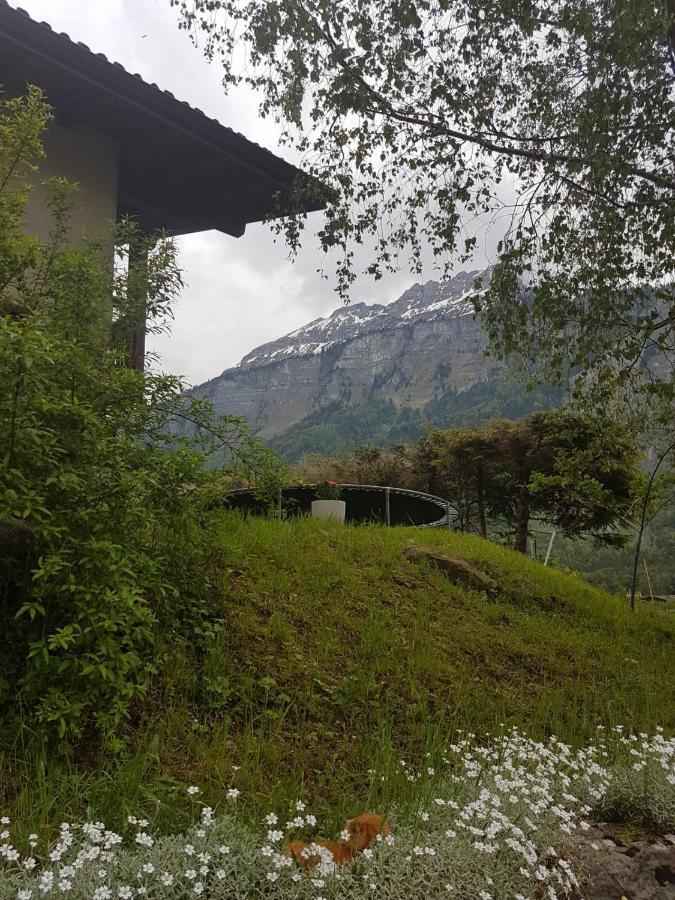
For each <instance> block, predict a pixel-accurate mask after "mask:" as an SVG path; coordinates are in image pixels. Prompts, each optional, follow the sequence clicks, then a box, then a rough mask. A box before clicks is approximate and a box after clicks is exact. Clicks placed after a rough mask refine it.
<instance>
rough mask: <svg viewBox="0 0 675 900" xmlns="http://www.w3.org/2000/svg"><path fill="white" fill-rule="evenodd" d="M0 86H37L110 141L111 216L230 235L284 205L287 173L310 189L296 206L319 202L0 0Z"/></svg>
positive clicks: (160, 95) (217, 129)
mask: <svg viewBox="0 0 675 900" xmlns="http://www.w3.org/2000/svg"><path fill="white" fill-rule="evenodd" d="M3 84H4V85H6V86H8V87H10V88H15V89H17V88H18V89H21V90H22V89H23V88H24V87H25V85H26V84H36V85H38V86H40V87H41V88H42V89H43V90H44V91H45V94H46V97H47V100H48V102H49V103H50V105H51V106H52V107H53V108H54V111H55V116H56V118H57V120H58V121H62V122H63V123H64V124H71V125H74V124H78V125H87V126H89V127H91V128H94V129H96V130H98V131H101V132H103V133H105V134H107V135H109V136H111V137H113V138H114V139H115V140H116V141H117V142H118V144H119V146H120V151H121V152H120V172H119V185H118V214H119V215H120V216H122V215H130V216H134V217H135V218H136V219H137V220H138V222H139V224H140V225H141V227H142V228H144V229H146V230H148V231H152V230H157V229H164V230H166V231H168V232H170V233H172V234H185V233H188V232H193V231H204V230H207V229H216V230H218V231H224V232H227V233H228V234H231V235H234V236H236V237H239V236H240V235H242V234H243V233H244V229H245V227H246V225H247V224H248V223H250V222H259V221H262V220H263V219H266V218H268V217H277V216H281V215H284V214H287V213H288V212H290V211H291V205H292V200H291V198H292V193H293V186H294V183H295V181H296V178H298V179H303V177H304V179H305V184H309V185H311V188H312V191H311V193H312V198H311V199H306V200H303V204H302V210H303V211H305V212H311V211H313V210H317V209H323V208H324V206H325V205H326V203H325V195H324V194H323V192H322V189H321V186H320V185H319V184H318V182H316V181H313V180H312V181H310V180H309V179H308V178H307V176H303V173H302V172H301V171H300V170H299V169H297V168H296V167H295V166H292V165H291V164H290V163H287V162H286V161H285V160H283V159H281V158H280V157H278V156H275V155H274V154H273V153H271V152H270V151H269V150H266V149H265V148H264V147H261V146H259V145H258V144H255V143H253V142H252V141H249V140H247V138H245V137H244V136H243V135H241V134H239V133H238V132H236V131H233V130H232V129H231V128H226V127H225V126H223V125H221V124H220V123H219V122H218V121H216V120H215V119H211V118H209V117H208V116H206V115H205V114H204V113H203V112H201V110H198V109H195V108H193V107H192V106H190V105H189V104H187V103H184V102H182V101H180V100H178V99H177V98H176V97H174V95H173V94H171V93H169V91H163V90H161V89H160V88H159V87H157V85H156V84H148V82H146V81H144V80H143V79H142V78H141V77H140V75H132V74H131V73H130V72H127V71H126V69H125V68H124V67H123V66H121V65H120V64H119V63H113V62H110V60H108V59H107V58H106V57H105V56H104V55H103V54H102V53H94V52H93V51H92V50H90V49H89V47H87V46H86V45H85V44H82V43H79V42H75V41H73V40H71V38H70V37H69V36H68V35H67V34H58V33H57V32H55V31H53V30H52V28H51V27H50V26H49V25H48V24H47V23H45V22H36V21H35V20H33V19H31V18H30V16H29V15H28V13H26V12H25V11H24V10H21V9H14V8H13V7H11V6H9V4H8V3H7V2H6V0H0V85H3ZM303 193H304V192H303ZM307 193H308V192H307ZM314 198H315V199H314Z"/></svg>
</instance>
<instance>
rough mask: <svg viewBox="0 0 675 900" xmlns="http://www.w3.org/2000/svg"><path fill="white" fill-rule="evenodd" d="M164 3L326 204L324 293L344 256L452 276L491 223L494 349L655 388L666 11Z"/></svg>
mask: <svg viewBox="0 0 675 900" xmlns="http://www.w3.org/2000/svg"><path fill="white" fill-rule="evenodd" d="M171 4H172V6H176V7H178V9H179V13H180V21H181V25H182V27H184V28H186V29H188V30H189V31H190V33H191V34H192V35H193V36H194V38H195V40H196V41H197V42H198V43H199V44H200V45H201V46H203V49H204V51H205V53H206V55H207V56H208V57H209V58H210V59H216V58H218V59H220V60H221V61H222V64H223V70H222V71H223V82H224V85H225V87H226V88H229V87H232V86H235V85H237V84H240V83H245V84H247V85H249V86H250V87H252V88H253V89H255V90H256V91H257V92H258V95H259V97H260V105H261V112H262V114H263V115H267V116H271V117H273V118H274V119H276V120H277V121H279V122H280V123H281V126H282V132H283V140H284V141H285V142H287V143H288V144H289V145H291V146H293V147H294V148H295V149H296V150H297V151H300V153H302V155H303V156H304V165H305V168H306V169H307V170H308V171H309V172H310V173H311V174H313V175H315V176H317V177H318V178H319V179H320V180H322V181H323V182H324V183H325V184H326V185H328V186H329V187H330V188H331V189H333V190H334V191H335V195H334V202H333V203H331V205H330V207H329V209H328V210H327V212H326V214H325V221H324V223H323V227H322V229H321V231H320V238H321V242H322V244H323V247H324V249H326V250H330V249H333V250H337V251H338V252H339V262H338V266H337V269H338V272H337V274H338V283H339V289H340V291H341V292H342V293H343V295H345V296H346V294H347V292H348V289H349V285H350V283H351V282H352V281H353V279H354V278H355V276H356V274H357V273H356V272H355V257H354V247H355V245H358V244H361V243H365V244H366V245H367V246H368V247H369V248H371V250H372V255H371V258H370V261H369V263H368V265H367V271H368V272H369V273H370V274H372V275H374V276H375V277H380V276H381V275H382V274H383V272H385V271H386V270H391V269H394V268H396V267H397V265H399V264H400V263H401V262H404V263H405V264H407V261H408V256H409V255H410V256H411V257H412V260H413V265H415V266H416V267H417V268H418V269H419V268H420V265H421V253H422V249H423V247H424V246H425V245H426V246H430V247H431V248H432V250H433V252H434V253H435V254H436V255H437V256H438V257H439V258H441V259H442V260H444V261H447V260H450V259H453V260H457V259H459V260H461V261H463V260H467V259H469V258H470V257H471V256H472V255H473V254H474V253H475V252H476V251H477V250H478V249H479V246H478V241H479V237H478V234H479V233H480V232H481V231H482V230H483V229H484V228H486V227H488V226H491V227H492V228H493V229H494V231H496V232H497V234H498V237H499V245H498V247H497V251H496V259H495V262H497V263H498V266H497V271H496V273H495V276H494V278H493V279H492V282H491V284H490V287H489V289H488V290H487V292H486V293H485V294H484V296H483V297H482V300H481V302H480V307H481V309H482V311H483V314H484V322H485V323H486V325H487V328H488V329H489V332H490V335H491V337H492V341H493V347H494V349H495V350H496V351H497V352H498V353H501V354H510V353H514V352H515V353H519V354H521V355H522V356H523V357H526V358H527V359H528V360H529V364H530V366H531V372H532V375H533V376H534V377H535V378H541V377H543V376H546V377H547V378H548V379H550V378H551V376H553V375H555V374H559V375H560V374H566V373H567V371H568V370H569V369H570V368H572V367H575V366H580V367H582V368H583V369H585V370H588V371H589V372H592V373H593V374H594V375H595V376H603V378H604V379H605V380H607V379H609V378H610V376H612V380H613V377H614V376H616V377H618V379H619V381H620V383H625V384H629V383H630V384H632V385H634V384H635V383H636V382H638V381H639V382H641V383H642V385H643V386H644V385H645V384H646V385H647V386H648V387H649V389H650V390H652V391H655V392H656V393H661V394H662V393H664V392H665V393H666V395H668V393H669V391H671V390H672V370H673V365H672V364H673V359H674V358H675V301H674V295H673V276H674V274H675V271H674V267H675V254H674V253H673V246H675V149H674V145H673V129H674V124H675V63H673V53H674V50H673V46H674V44H675V39H674V38H673V34H675V6H674V4H673V2H672V0H664V2H660V0H659V2H648V0H599V2H598V0H553V2H549V0H530V2H527V3H518V4H516V3H513V2H512V0H497V2H495V3H492V4H485V3H483V2H481V0H364V2H359V3H356V2H353V0H337V2H336V0H171ZM300 189H302V188H300ZM279 227H281V228H283V227H286V229H287V237H288V238H289V240H290V241H291V243H292V244H293V245H297V242H298V240H299V230H298V226H297V222H289V223H286V225H285V226H284V225H281V226H279ZM481 240H482V238H481ZM446 269H447V266H446ZM523 286H525V287H527V288H529V290H528V291H526V292H523V290H522V287H523Z"/></svg>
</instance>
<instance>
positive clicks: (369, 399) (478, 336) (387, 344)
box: [186, 269, 560, 461]
mask: <svg viewBox="0 0 675 900" xmlns="http://www.w3.org/2000/svg"><path fill="white" fill-rule="evenodd" d="M490 274H491V270H490V269H485V270H482V271H481V270H472V271H470V272H459V273H457V274H456V275H455V276H454V277H453V278H451V279H449V280H448V281H445V282H438V281H433V280H432V281H427V282H425V283H423V284H420V283H417V284H414V285H412V286H411V287H410V288H408V289H407V290H406V291H404V292H403V293H402V294H401V295H400V297H398V298H397V299H396V300H394V301H393V302H392V303H389V304H386V305H383V304H372V305H369V304H366V303H357V304H354V305H352V306H344V307H340V308H338V309H336V310H334V311H333V312H332V313H330V315H327V316H324V317H319V318H317V319H314V320H312V321H311V322H308V323H307V324H306V325H303V326H301V327H300V328H296V329H295V330H294V331H292V332H290V333H289V334H286V335H284V336H283V337H281V338H278V339H277V340H275V341H268V342H267V343H265V344H261V345H260V346H259V347H256V348H254V349H253V350H251V351H250V352H249V353H247V354H246V355H245V356H244V357H242V359H241V360H240V362H239V363H238V364H237V365H236V366H233V367H232V368H229V369H225V370H224V371H223V372H222V373H221V374H220V375H218V376H216V377H215V378H212V379H210V380H209V381H206V382H204V383H203V384H200V385H197V386H195V387H194V388H193V389H192V391H191V393H192V394H193V395H195V396H199V397H206V398H208V399H209V400H210V402H211V404H212V406H213V408H214V410H215V412H216V413H218V414H221V415H234V416H241V417H244V418H246V419H247V420H248V422H249V424H250V426H251V428H252V430H253V431H254V432H255V433H256V434H257V435H258V436H259V437H260V438H261V439H262V440H264V441H267V442H269V443H271V445H272V446H274V447H276V448H277V449H278V450H279V451H280V452H281V453H282V454H283V455H284V457H285V458H286V459H287V460H289V461H290V460H293V459H295V458H297V457H298V456H299V455H301V454H302V453H304V452H324V453H330V452H337V451H338V450H340V451H343V450H346V449H350V448H351V447H354V446H358V444H359V443H364V442H377V443H385V444H386V443H390V442H391V441H395V440H411V439H414V438H415V437H416V436H417V435H419V433H420V432H421V431H422V429H423V427H424V424H425V423H426V422H430V423H432V424H438V425H447V424H451V423H453V422H456V423H457V424H468V423H477V422H480V421H484V420H485V419H486V418H490V417H492V416H494V415H500V414H505V413H508V414H516V415H525V414H527V413H528V412H531V411H532V410H533V409H537V408H550V407H551V406H553V405H558V404H559V402H560V394H559V392H558V393H555V395H554V396H551V397H549V396H546V392H544V391H540V392H539V393H536V392H535V394H533V395H530V394H527V393H526V392H525V390H524V389H523V387H522V386H521V385H519V384H518V383H517V381H516V379H515V378H512V379H510V380H509V376H508V374H507V368H506V364H505V363H503V362H499V361H496V360H494V359H491V358H490V357H489V356H488V355H487V353H486V351H487V348H488V339H487V336H486V335H485V333H484V332H483V330H482V328H481V323H480V315H479V314H477V313H476V312H475V307H474V303H473V301H474V300H475V299H476V296H477V295H478V293H479V291H480V292H482V291H484V290H485V286H486V284H487V282H488V280H489V278H490ZM186 433H189V432H187V431H186Z"/></svg>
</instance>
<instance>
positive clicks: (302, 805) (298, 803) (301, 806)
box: [295, 800, 305, 812]
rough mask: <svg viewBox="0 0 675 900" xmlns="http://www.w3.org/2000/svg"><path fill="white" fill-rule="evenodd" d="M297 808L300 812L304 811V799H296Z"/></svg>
mask: <svg viewBox="0 0 675 900" xmlns="http://www.w3.org/2000/svg"><path fill="white" fill-rule="evenodd" d="M295 808H296V809H297V811H298V812H304V809H305V804H304V803H303V802H302V800H296V801H295Z"/></svg>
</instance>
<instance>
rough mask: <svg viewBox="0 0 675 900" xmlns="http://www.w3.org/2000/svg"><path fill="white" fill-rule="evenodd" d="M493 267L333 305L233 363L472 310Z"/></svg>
mask: <svg viewBox="0 0 675 900" xmlns="http://www.w3.org/2000/svg"><path fill="white" fill-rule="evenodd" d="M489 275H490V272H489V270H486V271H485V272H480V271H478V270H476V271H473V272H459V273H458V274H457V275H455V276H454V277H453V278H451V279H450V280H449V281H446V282H442V283H439V282H437V281H427V282H426V283H425V284H415V285H413V286H412V287H411V288H410V289H409V290H407V291H405V293H404V294H402V295H401V296H400V297H399V298H398V300H395V301H394V302H393V303H389V304H387V305H385V306H383V305H381V304H377V303H376V304H372V305H368V304H366V303H355V304H353V305H352V306H343V307H339V308H338V309H336V310H334V311H333V312H332V313H331V314H330V315H329V316H326V317H323V318H319V319H314V321H312V322H309V323H308V324H307V325H303V326H302V327H301V328H297V329H296V330H295V331H292V332H290V334H287V335H285V336H284V337H282V338H279V339H278V340H276V341H271V342H270V343H268V344H263V345H262V346H260V347H256V349H255V350H252V351H251V353H249V354H247V355H246V356H245V357H244V358H243V359H242V360H241V362H240V363H239V364H238V365H237V366H236V367H235V368H237V369H248V368H250V367H252V366H253V367H258V366H265V365H270V364H273V363H278V362H281V361H285V360H287V359H291V358H293V357H302V356H310V355H317V354H320V353H325V352H326V351H327V350H329V349H330V348H331V347H333V346H335V345H336V344H343V343H345V342H347V341H351V340H354V339H355V338H360V337H363V336H365V335H367V334H371V333H373V332H376V331H383V330H386V329H391V328H401V327H409V326H411V325H415V324H416V323H418V322H422V321H437V320H438V319H443V318H448V319H452V318H457V317H458V316H466V315H470V314H472V313H473V311H474V306H473V300H475V299H476V297H477V295H478V294H479V293H483V292H484V290H485V287H484V285H485V284H486V282H487V281H488V279H489ZM477 277H481V278H482V283H483V287H482V288H481V290H480V291H476V289H475V287H474V283H475V279H476V278H477Z"/></svg>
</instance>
